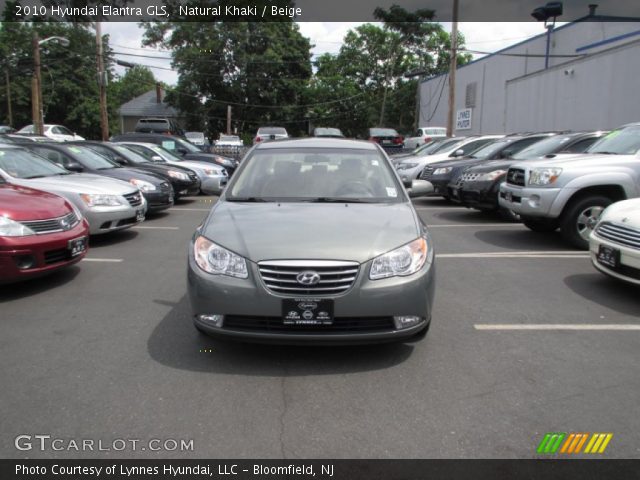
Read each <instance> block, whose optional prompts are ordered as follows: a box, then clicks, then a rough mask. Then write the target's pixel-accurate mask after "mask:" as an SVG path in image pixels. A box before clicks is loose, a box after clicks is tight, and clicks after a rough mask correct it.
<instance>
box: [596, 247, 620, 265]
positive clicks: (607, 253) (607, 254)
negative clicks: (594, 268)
mask: <svg viewBox="0 0 640 480" xmlns="http://www.w3.org/2000/svg"><path fill="white" fill-rule="evenodd" d="M596 259H597V260H598V263H600V264H602V265H604V266H605V267H609V268H617V267H619V266H620V250H618V249H617V248H612V247H608V246H607V245H600V247H599V248H598V255H597V256H596Z"/></svg>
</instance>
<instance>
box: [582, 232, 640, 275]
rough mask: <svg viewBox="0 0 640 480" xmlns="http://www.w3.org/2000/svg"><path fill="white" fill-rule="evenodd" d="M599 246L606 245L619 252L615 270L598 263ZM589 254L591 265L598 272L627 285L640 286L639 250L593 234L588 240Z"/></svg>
mask: <svg viewBox="0 0 640 480" xmlns="http://www.w3.org/2000/svg"><path fill="white" fill-rule="evenodd" d="M600 245H606V246H607V247H611V248H615V249H617V250H619V251H620V265H619V266H618V267H617V268H616V269H613V268H611V267H609V266H605V265H602V264H601V263H600V262H598V260H597V255H598V249H599V248H600ZM589 253H590V254H591V263H593V266H594V267H595V268H596V269H597V270H599V271H600V272H602V273H604V274H605V275H609V276H611V277H614V278H617V279H619V280H623V281H625V282H628V283H633V284H635V285H640V250H637V249H633V248H629V247H627V246H624V245H620V244H619V243H615V242H612V241H610V240H607V239H604V238H602V237H599V236H598V235H597V234H596V233H595V232H594V233H592V234H591V238H590V239H589Z"/></svg>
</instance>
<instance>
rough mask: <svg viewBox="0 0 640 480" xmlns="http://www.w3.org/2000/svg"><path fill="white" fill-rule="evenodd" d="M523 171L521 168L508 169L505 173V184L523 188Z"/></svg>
mask: <svg viewBox="0 0 640 480" xmlns="http://www.w3.org/2000/svg"><path fill="white" fill-rule="evenodd" d="M524 173H525V172H524V170H523V169H521V168H510V169H509V170H508V171H507V183H509V184H511V185H518V186H519V187H524V177H525V175H524Z"/></svg>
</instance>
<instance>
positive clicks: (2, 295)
mask: <svg viewBox="0 0 640 480" xmlns="http://www.w3.org/2000/svg"><path fill="white" fill-rule="evenodd" d="M80 271H81V268H80V267H79V266H78V265H77V264H76V265H72V266H70V267H68V268H63V269H62V270H58V271H57V272H53V273H51V274H49V275H46V276H44V277H39V278H34V279H31V280H27V281H25V282H19V283H12V284H9V285H3V286H2V288H0V303H2V302H8V301H10V300H17V299H19V298H25V297H30V296H31V295H38V294H40V293H42V292H46V291H47V290H51V289H54V288H57V287H59V286H62V285H65V284H66V283H69V282H71V281H73V279H74V278H75V277H76V276H77V275H78V274H79V273H80Z"/></svg>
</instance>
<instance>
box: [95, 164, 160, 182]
mask: <svg viewBox="0 0 640 480" xmlns="http://www.w3.org/2000/svg"><path fill="white" fill-rule="evenodd" d="M95 174H96V175H100V176H105V177H111V178H117V179H118V180H124V181H125V182H128V181H129V180H131V179H132V178H136V179H138V180H144V181H145V182H149V183H151V184H153V185H156V186H157V185H160V184H161V183H163V182H166V181H167V180H166V179H165V178H164V177H162V176H160V175H156V174H155V173H153V172H150V171H147V170H141V169H138V168H135V167H120V168H110V169H108V170H96V171H95Z"/></svg>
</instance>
